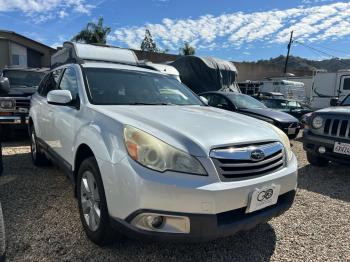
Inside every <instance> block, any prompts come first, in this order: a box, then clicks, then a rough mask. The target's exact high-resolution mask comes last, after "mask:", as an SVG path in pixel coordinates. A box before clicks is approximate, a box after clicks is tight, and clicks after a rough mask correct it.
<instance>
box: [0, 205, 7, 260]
mask: <svg viewBox="0 0 350 262" xmlns="http://www.w3.org/2000/svg"><path fill="white" fill-rule="evenodd" d="M5 252H6V238H5V225H4V218H3V215H2V209H1V203H0V262H3V261H5Z"/></svg>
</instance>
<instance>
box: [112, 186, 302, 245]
mask: <svg viewBox="0 0 350 262" xmlns="http://www.w3.org/2000/svg"><path fill="white" fill-rule="evenodd" d="M295 192H296V191H295V190H292V191H289V192H287V193H285V194H283V195H280V196H279V199H278V202H277V203H276V204H275V205H273V206H270V207H266V208H264V209H261V210H258V211H255V212H252V213H245V208H240V209H236V210H232V211H227V212H223V213H219V214H193V213H174V212H164V211H154V210H138V211H136V212H134V213H133V214H131V215H130V216H129V217H128V218H127V219H126V220H122V219H113V218H111V225H112V227H113V228H114V229H115V230H117V231H118V232H119V233H121V234H123V235H125V236H128V237H130V238H134V239H148V240H165V241H190V242H201V241H209V240H213V239H217V238H222V237H227V236H231V235H233V234H235V233H237V232H239V231H246V230H249V229H252V228H254V227H255V226H257V225H258V224H261V223H263V222H267V221H268V220H270V219H271V218H273V217H277V216H279V215H281V214H282V213H284V212H285V211H286V210H288V209H289V208H290V207H291V205H292V204H293V201H294V197H295ZM143 212H153V213H158V214H164V213H165V214H166V215H173V216H181V217H187V218H189V221H190V232H188V233H166V232H154V231H146V230H142V229H139V228H137V227H135V226H133V225H132V223H131V222H132V221H133V219H134V218H135V217H136V216H137V215H138V214H142V213H143Z"/></svg>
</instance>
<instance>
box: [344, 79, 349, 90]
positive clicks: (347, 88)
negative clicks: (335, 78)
mask: <svg viewBox="0 0 350 262" xmlns="http://www.w3.org/2000/svg"><path fill="white" fill-rule="evenodd" d="M343 90H350V78H345V79H344V85H343Z"/></svg>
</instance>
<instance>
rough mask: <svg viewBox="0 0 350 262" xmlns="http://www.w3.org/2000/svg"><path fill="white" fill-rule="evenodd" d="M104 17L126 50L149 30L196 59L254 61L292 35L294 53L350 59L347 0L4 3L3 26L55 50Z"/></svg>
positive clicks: (280, 50)
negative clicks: (192, 50) (190, 49)
mask: <svg viewBox="0 0 350 262" xmlns="http://www.w3.org/2000/svg"><path fill="white" fill-rule="evenodd" d="M99 16H103V17H104V19H105V24H106V25H109V26H110V27H111V28H112V33H111V34H110V36H109V38H108V43H109V44H113V45H118V46H122V47H132V48H139V46H140V42H141V40H142V38H143V35H144V31H145V29H146V28H148V29H150V30H151V33H152V34H153V36H154V38H155V40H156V42H157V44H158V46H159V47H160V48H161V49H163V50H164V49H168V50H169V52H170V53H178V50H179V47H180V46H181V45H183V43H184V42H185V41H186V42H189V43H191V44H192V45H193V46H195V47H196V50H197V54H198V55H202V56H217V57H220V58H224V59H231V60H235V61H254V60H258V59H268V58H270V57H275V56H278V55H281V54H285V53H286V45H287V42H288V36H289V32H290V31H291V30H294V31H295V36H296V40H297V41H298V42H299V43H297V42H296V43H295V44H294V45H293V49H292V54H293V55H298V56H302V57H307V58H311V59H325V58H330V56H334V57H342V58H350V2H349V1H332V0H288V1H286V0H245V1H242V0H216V1H214V0H201V1H189V0H142V1H141V0H139V1H136V0H128V1H124V0H100V1H89V0H0V28H1V29H6V30H12V31H16V32H17V33H20V34H23V35H26V36H27V37H30V38H33V39H35V40H38V41H41V42H43V43H45V44H47V45H50V46H57V45H61V44H62V42H63V41H65V40H69V39H70V38H71V37H72V36H73V35H74V34H75V33H77V32H78V31H79V30H80V29H82V28H83V27H84V25H85V24H86V23H87V22H89V21H91V20H96V19H97V18H98V17H99ZM300 43H302V44H304V45H305V44H306V45H308V46H311V47H313V48H316V50H318V51H316V50H313V49H310V48H307V47H305V46H304V45H302V44H300ZM320 51H321V52H320Z"/></svg>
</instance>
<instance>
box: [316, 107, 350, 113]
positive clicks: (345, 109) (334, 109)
mask: <svg viewBox="0 0 350 262" xmlns="http://www.w3.org/2000/svg"><path fill="white" fill-rule="evenodd" d="M315 113H324V114H350V106H334V107H328V108H324V109H321V110H318V111H316V112H315Z"/></svg>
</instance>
